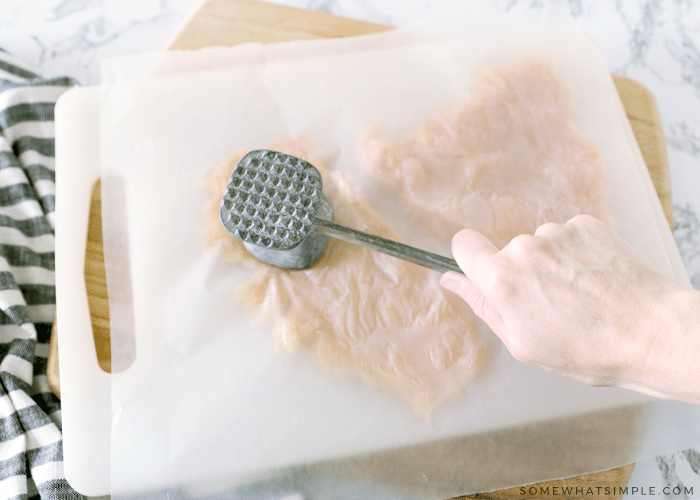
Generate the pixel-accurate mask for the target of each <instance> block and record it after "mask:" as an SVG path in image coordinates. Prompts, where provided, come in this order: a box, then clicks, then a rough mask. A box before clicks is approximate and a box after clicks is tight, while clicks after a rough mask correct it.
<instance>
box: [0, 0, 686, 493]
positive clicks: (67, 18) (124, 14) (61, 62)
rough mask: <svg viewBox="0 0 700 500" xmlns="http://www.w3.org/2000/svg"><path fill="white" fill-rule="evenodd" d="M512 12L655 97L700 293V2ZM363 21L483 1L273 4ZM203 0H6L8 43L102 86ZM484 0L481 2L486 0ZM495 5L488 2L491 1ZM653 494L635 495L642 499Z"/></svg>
mask: <svg viewBox="0 0 700 500" xmlns="http://www.w3.org/2000/svg"><path fill="white" fill-rule="evenodd" d="M489 1H490V2H491V3H492V4H493V7H495V8H497V9H499V10H502V11H508V12H530V13H533V14H535V15H538V16H547V17H548V18H550V19H562V20H568V21H573V22H575V23H576V24H577V25H579V26H580V27H582V28H583V29H585V30H586V31H588V32H589V33H590V34H591V35H592V36H593V37H594V38H595V39H596V40H597V42H598V44H599V46H600V49H601V51H602V53H603V55H604V57H605V59H606V61H607V63H608V66H609V68H610V70H611V72H613V73H616V74H620V75H625V76H628V77H630V78H633V79H635V80H637V81H638V82H640V83H642V84H643V85H645V86H646V87H647V88H649V89H650V90H651V92H652V93H653V94H654V96H655V98H656V100H657V104H658V107H659V112H660V115H661V121H662V125H663V129H664V134H665V136H666V142H667V153H668V160H669V168H670V173H671V181H672V195H673V201H674V203H673V204H674V219H675V221H676V227H675V230H674V234H675V237H676V241H677V242H678V245H679V248H680V250H681V254H682V256H683V259H684V262H685V264H686V267H687V269H688V272H689V275H690V277H691V280H692V283H693V286H694V287H695V288H698V289H700V3H698V2H693V0H673V1H671V0H666V1H661V0H489ZM272 2H273V3H278V4H283V5H290V6H294V7H300V8H308V9H312V10H318V11H325V12H330V13H332V14H336V15H340V16H346V17H351V18H356V19H361V20H364V21H371V22H376V23H380V24H385V25H390V26H402V25H405V24H407V23H410V22H412V21H414V20H417V19H420V18H423V17H425V16H432V15H436V16H439V15H445V14H447V15H450V16H451V17H453V18H454V17H456V16H468V15H470V11H471V8H472V7H473V6H475V5H476V4H477V0H471V1H461V2H459V1H458V0H272ZM199 3H200V0H32V1H31V2H27V1H26V0H2V2H0V48H2V49H4V50H6V51H8V52H10V53H12V54H14V55H15V56H18V57H19V58H21V59H22V60H23V61H25V62H26V63H28V64H29V65H30V66H32V67H33V68H34V69H35V70H36V71H37V72H38V73H39V74H41V75H43V76H45V77H52V76H72V77H74V78H75V79H76V80H78V81H79V82H80V83H81V84H82V85H95V84H98V83H99V79H100V77H99V74H100V68H99V67H100V61H101V60H102V59H103V58H105V57H110V56H115V55H125V54H134V53H139V52H145V51H154V50H160V49H162V48H163V47H165V46H166V44H167V42H168V41H169V40H170V38H171V37H172V36H173V34H174V33H175V32H176V31H177V30H178V29H179V28H180V27H181V26H182V25H183V23H184V22H185V20H186V18H187V16H188V14H190V13H191V12H192V11H193V10H194V9H195V8H196V7H197V5H198V4H199ZM479 3H481V2H479ZM483 3H488V2H483ZM699 470H700V453H698V452H696V451H695V450H685V451H679V452H678V453H675V454H673V455H670V456H665V457H658V458H657V459H656V460H650V461H648V462H642V463H639V464H637V466H636V467H635V472H634V474H633V477H632V479H631V480H630V483H629V485H630V486H636V487H638V488H646V494H647V495H648V494H649V488H652V487H655V488H656V489H655V490H654V491H655V492H656V493H655V495H657V496H661V495H663V496H668V497H672V498H692V497H693V495H690V496H688V495H685V494H684V493H682V494H681V495H678V496H676V495H673V492H672V490H670V491H671V494H670V495H665V494H664V492H663V487H664V486H671V487H674V486H676V485H682V486H684V487H685V488H691V487H692V488H693V490H694V495H697V496H700V475H699ZM642 493H644V491H643V490H642V491H640V490H638V491H637V492H635V495H632V493H631V491H630V492H629V493H628V495H626V498H636V497H637V496H640V495H641V494H642Z"/></svg>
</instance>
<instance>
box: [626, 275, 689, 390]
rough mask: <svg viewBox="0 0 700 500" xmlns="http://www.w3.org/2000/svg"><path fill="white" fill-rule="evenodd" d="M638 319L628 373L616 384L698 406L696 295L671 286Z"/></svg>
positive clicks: (650, 302) (654, 299) (651, 302)
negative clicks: (636, 336)
mask: <svg viewBox="0 0 700 500" xmlns="http://www.w3.org/2000/svg"><path fill="white" fill-rule="evenodd" d="M645 309H646V310H645V311H644V313H642V314H640V315H639V318H640V323H639V324H638V327H637V330H638V338H637V340H638V342H636V343H635V348H634V350H633V352H632V353H631V354H632V356H631V358H632V362H631V364H630V367H631V369H630V370H629V371H628V373H627V376H626V377H625V380H623V381H621V383H620V384H618V385H619V386H620V387H626V388H629V389H633V390H636V391H639V392H642V393H645V394H649V395H652V396H655V397H659V398H663V399H674V400H679V401H685V402H688V403H693V404H700V292H698V291H696V290H692V289H687V288H683V287H680V286H673V287H670V288H669V289H667V290H665V291H664V292H663V293H660V294H658V295H657V296H656V297H654V298H652V299H650V301H649V304H648V307H647V308H645Z"/></svg>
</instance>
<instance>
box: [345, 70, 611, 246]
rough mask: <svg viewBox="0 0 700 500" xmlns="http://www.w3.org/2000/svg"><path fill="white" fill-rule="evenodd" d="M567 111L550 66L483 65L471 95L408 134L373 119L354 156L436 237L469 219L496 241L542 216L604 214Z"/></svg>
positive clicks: (598, 164)
mask: <svg viewBox="0 0 700 500" xmlns="http://www.w3.org/2000/svg"><path fill="white" fill-rule="evenodd" d="M574 119H575V116H574V105H573V101H572V97H571V95H570V93H569V90H568V88H567V87H566V85H565V83H564V82H563V81H562V80H560V79H559V78H558V77H557V76H556V74H555V72H554V69H553V67H552V66H551V64H550V63H549V62H547V61H544V60H540V59H523V60H519V61H516V62H514V63H512V64H510V65H508V66H505V67H496V68H491V69H488V70H486V71H484V72H482V73H481V74H480V75H478V77H477V78H476V80H475V83H474V89H473V92H472V94H471V96H469V97H468V98H467V99H466V100H465V101H464V102H462V103H461V104H458V105H456V106H453V107H450V108H448V109H445V110H444V111H442V112H440V113H438V114H436V115H435V116H433V117H432V118H430V119H429V120H427V121H426V122H425V123H424V124H422V125H421V126H420V127H418V129H417V131H416V132H415V134H414V135H413V137H411V138H410V139H408V140H396V141H393V140H389V139H387V138H386V137H384V134H383V133H382V130H381V128H380V126H379V125H376V126H374V127H372V128H371V129H370V130H368V131H367V132H366V133H365V134H364V135H363V136H362V137H361V138H360V141H359V144H358V160H359V163H360V165H361V167H362V168H363V169H366V170H367V171H368V172H369V173H370V175H371V176H373V178H374V179H375V180H377V181H378V182H379V183H380V184H382V185H384V186H385V187H388V188H390V189H391V190H392V191H393V192H398V193H401V196H402V199H403V202H404V203H405V206H406V207H407V209H408V211H409V212H411V213H412V214H413V216H415V217H416V218H417V219H419V220H420V221H422V223H423V224H424V225H425V226H426V227H429V228H431V230H432V231H433V233H434V234H435V236H437V237H439V238H445V239H447V238H450V237H451V236H452V235H453V234H454V233H456V232H457V231H459V230H460V229H463V228H465V227H470V228H473V229H477V230H479V231H480V232H482V233H483V234H485V235H486V236H487V237H488V238H490V239H491V241H493V243H494V244H495V245H496V246H498V247H499V248H502V247H503V246H505V245H506V244H507V243H508V242H509V241H510V240H511V239H512V238H513V237H515V236H517V235H519V234H523V233H530V234H532V233H534V231H535V229H537V227H538V226H540V225H541V224H543V223H545V222H559V223H563V222H566V221H567V220H569V219H570V218H572V217H574V216H576V215H579V214H582V213H586V214H590V215H593V216H594V217H597V218H599V219H601V220H603V221H605V222H608V223H609V222H610V215H609V212H608V209H607V206H606V183H605V173H604V164H603V161H602V158H601V155H600V153H599V151H598V149H597V148H596V146H595V145H594V144H593V143H592V142H591V141H589V140H588V139H586V138H585V137H583V136H582V135H581V134H580V133H578V132H577V131H576V129H575V126H574V125H575V123H574Z"/></svg>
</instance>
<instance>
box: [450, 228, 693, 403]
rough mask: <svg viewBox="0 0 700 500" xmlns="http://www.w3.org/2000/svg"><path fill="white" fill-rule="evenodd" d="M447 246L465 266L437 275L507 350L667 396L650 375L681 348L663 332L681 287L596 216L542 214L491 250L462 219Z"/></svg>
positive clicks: (587, 378) (564, 370) (594, 380)
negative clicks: (546, 217)
mask: <svg viewBox="0 0 700 500" xmlns="http://www.w3.org/2000/svg"><path fill="white" fill-rule="evenodd" d="M452 253H453V255H454V258H455V260H456V261H457V263H458V264H459V266H460V267H461V268H462V270H463V271H464V273H465V275H464V276H462V275H460V274H458V273H455V272H448V273H445V275H443V277H442V280H441V283H442V285H443V286H444V287H446V288H448V289H449V290H452V291H453V292H455V293H457V294H459V295H460V296H461V297H462V298H463V299H464V300H465V301H466V302H467V303H468V304H469V305H470V306H471V308H472V309H473V310H474V312H475V313H476V314H477V315H478V316H479V317H480V318H481V319H483V320H484V322H486V324H488V325H489V326H490V327H491V329H492V330H493V331H494V333H495V334H496V335H497V336H498V337H500V339H501V340H502V341H503V343H504V344H505V346H506V348H507V349H508V350H509V351H510V352H511V354H512V355H513V356H514V357H515V358H516V359H518V360H520V361H523V362H525V363H528V364H533V365H537V366H540V367H542V368H545V369H547V370H550V371H553V372H556V373H559V374H562V375H566V376H569V377H571V378H574V379H576V380H579V381H581V382H584V383H587V384H590V385H617V386H622V387H629V388H633V389H636V390H640V391H642V392H647V393H650V394H655V395H662V396H665V397H669V394H668V392H669V391H668V390H665V392H664V391H663V390H662V388H660V387H659V385H658V384H657V383H656V382H655V381H654V377H662V376H664V374H663V373H659V372H662V371H663V368H662V367H661V365H664V363H666V364H669V363H670V364H671V366H673V359H674V356H679V355H680V356H681V357H682V356H683V353H678V352H677V350H678V346H674V345H673V341H672V342H671V343H670V345H669V342H666V339H675V340H678V335H676V334H675V333H676V332H675V330H676V329H677V327H678V326H679V325H677V324H674V323H673V321H672V319H671V318H673V317H674V316H677V315H678V314H680V315H682V314H683V311H684V308H683V306H682V305H679V304H680V303H679V301H678V300H676V299H675V297H676V296H677V295H678V293H677V292H678V289H679V288H680V287H679V286H678V285H676V284H675V283H674V282H673V281H671V280H669V279H667V278H665V277H664V276H662V275H661V274H659V273H658V271H656V270H655V269H654V268H653V266H652V265H651V264H650V263H649V262H648V261H647V260H646V259H645V258H644V257H643V256H642V255H641V254H640V253H639V252H637V251H636V250H635V249H633V248H632V247H631V246H630V245H628V244H627V243H626V242H625V241H623V240H622V239H621V238H619V237H618V236H617V235H615V233H613V232H612V231H611V230H610V229H609V228H608V227H607V226H606V225H605V224H603V223H602V222H600V221H598V220H597V219H595V218H593V217H590V216H585V215H581V216H577V217H575V218H573V219H571V220H570V221H569V222H567V223H566V224H553V223H548V224H544V225H542V226H540V227H539V228H538V229H537V231H536V232H535V234H534V236H533V235H521V236H518V237H516V238H514V239H513V240H512V241H511V242H510V243H509V244H508V245H506V246H505V247H504V248H503V249H502V250H500V251H499V250H498V249H497V248H496V247H495V246H494V245H493V244H492V243H491V242H490V241H488V240H487V239H486V238H485V237H484V236H482V235H481V234H480V233H478V232H477V231H474V230H470V229H465V230H463V231H461V232H459V233H457V235H455V237H454V238H453V241H452ZM683 290H684V289H683ZM695 298H696V299H697V296H695ZM679 308H680V309H679ZM688 312H689V311H687V310H685V313H686V315H687V314H688ZM695 338H697V336H695ZM659 339H661V340H662V341H659ZM686 340H687V339H686ZM686 340H682V342H681V345H683V344H684V343H685V344H686V345H687V344H688V342H689V341H686ZM695 342H696V343H697V341H695ZM696 352H697V351H696ZM676 366H677V365H676ZM696 378H697V377H696ZM686 399H687V398H686Z"/></svg>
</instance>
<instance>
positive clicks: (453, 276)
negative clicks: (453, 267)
mask: <svg viewBox="0 0 700 500" xmlns="http://www.w3.org/2000/svg"><path fill="white" fill-rule="evenodd" d="M440 285H441V286H442V287H444V288H446V289H448V290H449V291H451V292H454V293H457V290H459V288H460V287H461V283H460V276H459V275H458V274H457V273H455V272H452V271H448V272H446V273H445V274H443V275H442V276H441V277H440Z"/></svg>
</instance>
